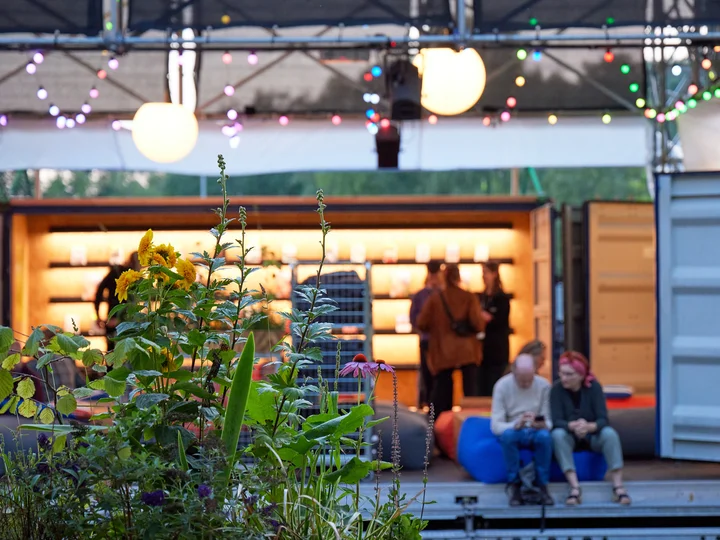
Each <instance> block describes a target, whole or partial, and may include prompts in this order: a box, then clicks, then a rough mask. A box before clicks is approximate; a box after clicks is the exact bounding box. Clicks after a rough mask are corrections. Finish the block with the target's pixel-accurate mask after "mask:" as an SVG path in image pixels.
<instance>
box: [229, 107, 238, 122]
mask: <svg viewBox="0 0 720 540" xmlns="http://www.w3.org/2000/svg"><path fill="white" fill-rule="evenodd" d="M227 117H228V120H236V119H237V117H238V112H237V111H236V110H235V109H228V112H227Z"/></svg>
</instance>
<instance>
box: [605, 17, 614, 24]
mask: <svg viewBox="0 0 720 540" xmlns="http://www.w3.org/2000/svg"><path fill="white" fill-rule="evenodd" d="M605 22H606V23H607V24H615V19H614V18H613V17H608V18H607V19H605Z"/></svg>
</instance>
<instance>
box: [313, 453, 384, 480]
mask: <svg viewBox="0 0 720 540" xmlns="http://www.w3.org/2000/svg"><path fill="white" fill-rule="evenodd" d="M374 466H375V467H376V464H375V463H374V462H372V461H362V460H361V459H359V458H358V457H357V456H353V458H352V459H351V460H350V461H348V462H347V463H346V464H345V465H343V466H342V467H341V468H340V469H338V470H336V471H333V472H331V473H327V474H325V476H324V479H325V480H327V481H329V482H339V481H342V482H343V483H345V484H357V483H358V482H360V481H361V480H362V479H363V478H365V477H367V475H368V474H370V471H372V470H373V467H374Z"/></svg>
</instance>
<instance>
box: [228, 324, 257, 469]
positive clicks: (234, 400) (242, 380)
mask: <svg viewBox="0 0 720 540" xmlns="http://www.w3.org/2000/svg"><path fill="white" fill-rule="evenodd" d="M254 363H255V336H254V334H253V333H252V332H250V335H249V336H248V340H247V343H246V344H245V347H243V351H242V354H241V355H240V360H239V361H238V366H237V369H236V370H235V376H234V377H233V382H232V387H231V388H230V397H229V398H228V404H227V409H226V411H225V423H224V424H223V428H222V434H221V438H222V441H223V443H224V444H225V449H226V451H227V453H228V457H229V460H228V468H227V469H226V471H225V480H226V482H227V481H229V480H230V468H231V467H234V466H235V453H236V451H237V445H238V440H239V439H240V430H241V429H242V425H243V421H244V420H245V409H246V407H247V402H248V396H249V395H250V383H252V374H253V364H254Z"/></svg>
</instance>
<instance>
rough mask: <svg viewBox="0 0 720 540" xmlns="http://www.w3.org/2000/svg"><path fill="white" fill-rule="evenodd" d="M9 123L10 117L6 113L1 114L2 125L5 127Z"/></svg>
mask: <svg viewBox="0 0 720 540" xmlns="http://www.w3.org/2000/svg"><path fill="white" fill-rule="evenodd" d="M7 125H8V117H7V115H6V114H0V126H1V127H5V126H7Z"/></svg>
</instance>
